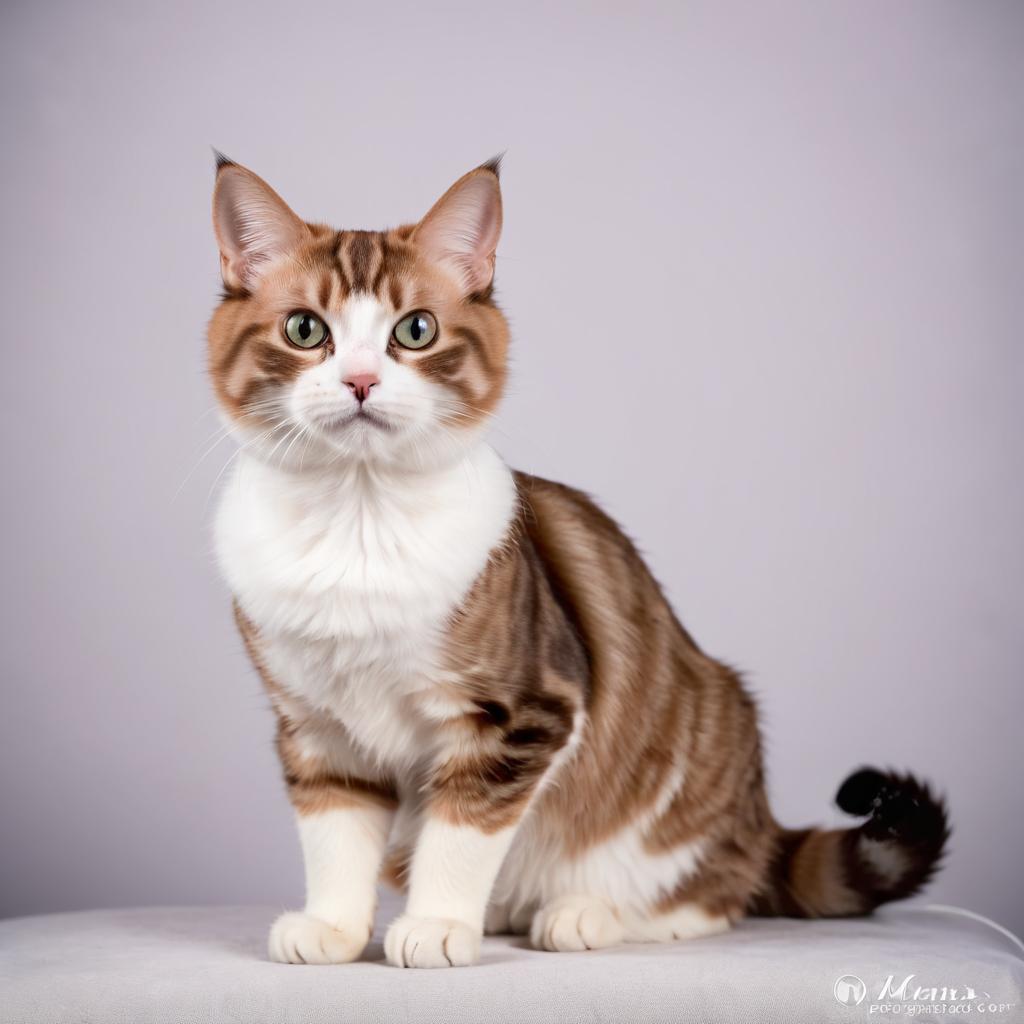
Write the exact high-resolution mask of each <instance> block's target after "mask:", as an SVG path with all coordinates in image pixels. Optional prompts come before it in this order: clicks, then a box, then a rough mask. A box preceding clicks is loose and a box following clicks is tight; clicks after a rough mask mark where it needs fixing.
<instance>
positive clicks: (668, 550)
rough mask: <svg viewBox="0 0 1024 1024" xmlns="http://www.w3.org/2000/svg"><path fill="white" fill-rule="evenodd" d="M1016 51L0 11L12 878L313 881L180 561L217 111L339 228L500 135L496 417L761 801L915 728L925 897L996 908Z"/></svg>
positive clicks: (958, 6)
mask: <svg viewBox="0 0 1024 1024" xmlns="http://www.w3.org/2000/svg"><path fill="white" fill-rule="evenodd" d="M1022 52H1024V7H1022V6H1021V5H1020V4H1015V3H1013V2H1006V3H997V2H981V3H968V2H960V3H950V2H938V0H911V2H904V3H900V4H879V3H871V2H869V3H852V2H851V3H828V4H821V3H817V2H807V3H781V4H780V3H750V4H736V3H717V2H714V3H713V2H708V3H664V4H651V3H642V2H641V3H632V4H628V5H621V4H603V3H594V4H588V5H584V4H579V5H575V4H571V5H557V4H540V3H514V4H513V3H508V4H501V5H497V4H481V3H475V4H421V3H414V2H411V0H409V2H399V3H392V4H387V5H375V4H365V3H358V4H357V3H348V2H331V3H327V2H325V3H306V4H302V3H298V4H291V3H289V4H285V3H275V4H268V3H263V2H250V3H245V4H241V3H237V2H227V3H220V4H216V5H208V4H205V3H202V2H199V0H186V2H182V3H176V4H162V5H157V4H152V3H129V2H124V3H116V2H110V0H104V2H100V3H92V4H78V3H71V2H67V3H52V2H51V3H32V4H30V3H27V2H20V3H7V4H5V5H4V7H3V12H2V14H0V81H2V90H0V104H2V125H3V127H2V131H3V140H4V144H3V147H2V155H0V160H2V165H3V198H2V203H3V211H2V212H3V237H4V246H3V256H2V259H3V268H2V275H0V288H2V299H3V309H4V311H5V321H6V327H5V332H4V373H3V375H2V383H0V387H2V389H3V399H2V404H0V417H2V427H3V436H4V444H3V462H4V470H3V480H4V484H5V486H4V501H3V530H2V537H3V548H4V552H3V558H4V562H3V565H4V572H3V598H4V611H3V618H2V630H3V635H2V638H0V657H2V659H3V663H2V666H3V667H2V672H3V675H2V680H3V709H2V712H0V800H2V820H3V827H2V843H0V914H3V915H11V914H26V913H35V912H42V911H51V910H63V909H74V908H84V907H98V906H110V905H124V904H135V903H145V904H168V903H221V902H223V903H242V902H246V903H251V902H256V903H266V904H273V905H275V906H295V905H298V904H299V903H300V901H301V890H302V872H301V861H300V854H299V848H298V843H297V839H296V837H295V835H294V830H293V826H292V820H291V813H290V810H289V807H288V804H287V802H286V800H285V795H284V789H283V785H282V783H281V781H280V776H279V770H278V767H277V764H276V760H275V757H274V754H273V751H272V747H271V738H272V733H273V721H272V716H271V713H270V711H269V710H268V704H267V700H266V699H265V697H264V696H263V694H262V692H261V688H260V684H259V682H258V681H257V679H256V676H255V674H254V673H253V672H252V671H251V670H250V668H249V666H248V665H247V663H246V660H245V657H244V655H243V653H242V649H241V643H240V641H239V639H238V638H237V636H236V634H235V631H234V628H233V625H232V621H231V615H230V607H229V597H228V594H227V593H226V591H225V589H224V587H223V586H222V584H221V583H220V582H219V581H218V579H217V576H216V573H215V569H214V566H213V561H212V558H211V544H210V540H209V521H210V518H211V515H212V512H213V509H214V507H215V502H216V489H217V486H218V483H217V482H216V481H217V477H218V474H219V473H220V471H221V468H222V466H223V465H224V464H225V462H226V461H227V460H228V458H229V457H230V455H231V453H232V450H233V449H232V446H231V444H230V443H229V442H222V443H219V444H214V446H213V449H212V450H211V451H209V453H208V454H207V455H206V457H205V458H203V457H202V456H203V453H204V451H205V450H206V449H207V447H208V445H209V442H210V441H211V440H213V438H214V437H215V435H216V431H217V428H218V421H217V416H216V414H215V413H214V412H212V411H210V410H212V408H213V399H212V396H211V392H210V389H209V387H208V385H207V382H206V379H205V375H204V338H203V336H204V329H205V322H206V320H207V318H208V316H209V314H210V312H211V310H212V309H213V306H214V303H215V301H216V296H217V293H218V289H219V285H220V281H219V275H218V264H217V253H216V249H215V246H214V241H213V236H212V232H211V228H210V215H209V206H210V190H211V187H212V183H213V161H212V156H211V153H210V149H209V147H210V146H211V145H216V146H217V147H218V148H220V149H223V150H224V151H225V152H226V153H228V154H229V155H230V156H231V157H232V158H234V159H236V160H238V161H240V162H242V163H245V164H247V165H248V166H250V167H252V168H253V169H254V170H256V171H257V172H258V173H259V174H261V175H263V176H264V177H265V178H267V179H268V180H269V181H270V182H271V183H272V184H273V185H274V186H275V188H277V189H278V190H279V191H280V192H281V193H282V195H283V196H284V197H285V198H286V199H287V200H288V201H289V202H290V203H291V204H292V205H293V206H294V207H295V209H296V210H297V211H298V212H299V213H300V214H301V215H303V216H305V217H306V218H308V219H326V220H329V221H331V222H333V223H335V224H337V225H339V226H347V227H383V226H386V225H389V224H394V223H397V222H402V221H407V220H411V219H415V218H417V217H419V216H420V215H422V214H423V213H424V212H425V211H426V210H427V209H428V207H429V206H430V204H431V203H432V202H433V200H434V199H435V198H436V197H437V196H438V195H440V193H441V192H442V191H443V190H444V189H445V188H446V187H447V186H448V185H449V184H450V183H451V182H452V181H454V180H455V178H457V177H458V176H459V175H460V174H462V173H463V172H464V171H466V170H468V169H469V168H471V167H473V166H475V165H476V164H478V163H480V162H481V161H483V160H485V159H487V158H488V157H490V156H491V155H493V154H494V153H496V152H498V151H501V150H507V157H506V161H505V169H504V174H503V186H504V195H505V234H504V238H503V241H502V244H501V247H500V249H499V260H498V276H497V282H498V290H499V299H500V302H501V303H502V305H503V306H504V308H505V309H506V311H507V312H508V314H509V317H510V319H511V323H512V327H513V334H514V348H513V372H512V383H511V387H510V391H509V394H508V397H507V400H506V402H505V405H504V409H503V412H502V414H501V416H500V418H499V420H498V422H497V423H496V426H495V430H494V440H495V442H496V445H497V447H498V448H499V449H500V451H501V452H502V453H503V454H504V455H505V456H506V458H507V459H508V460H509V461H510V462H511V463H512V464H514V465H516V466H520V467H522V468H525V469H529V470H530V471H532V472H535V473H539V474H542V475H546V476H551V477H554V478H556V479H559V480H564V481H566V482H570V483H573V484H575V485H578V486H581V487H583V488H585V489H586V490H588V491H590V492H591V493H592V494H594V495H595V496H596V497H597V498H598V499H599V500H600V501H601V502H602V504H603V505H604V506H605V508H607V509H608V510H609V511H610V512H611V513H612V514H613V515H614V516H615V517H616V518H618V519H619V520H620V521H621V522H622V523H623V524H624V525H625V526H626V528H627V530H628V531H629V532H630V533H631V535H632V536H633V537H635V538H636V539H637V541H638V543H639V544H640V546H641V548H642V549H643V551H644V552H645V553H646V555H647V556H648V558H649V560H650V563H651V565H652V567H653V569H654V571H655V573H656V574H657V575H658V577H659V578H660V579H661V580H662V581H663V582H664V583H665V585H666V586H667V588H668V591H669V594H670V596H671V598H672V600H673V602H674V604H675V607H676V608H677V610H678V612H679V613H680V615H681V617H682V618H683V621H684V622H685V623H686V625H687V626H688V628H689V629H690V630H691V631H692V632H693V633H694V635H695V636H696V638H697V639H698V640H699V642H700V643H701V644H702V646H704V647H705V649H706V650H708V651H709V652H710V653H712V654H714V655H717V656H720V657H722V658H724V659H726V660H727V661H729V662H731V663H733V664H735V665H737V666H738V667H739V668H740V669H742V670H743V671H744V673H745V674H746V677H747V679H748V680H749V682H750V685H751V686H752V687H753V689H754V690H755V691H756V693H757V694H758V696H759V699H760V703H761V708H762V712H763V728H764V734H765V739H766V752H767V765H768V771H769V779H770V791H771V796H772V799H773V805H774V809H775V812H776V814H777V816H778V817H779V819H780V820H781V821H782V822H784V823H786V824H789V825H794V826H796V825H803V824H807V823H812V822H817V821H825V822H836V823H838V822H840V821H841V820H842V818H841V816H840V815H839V814H838V812H836V811H835V810H834V809H830V801H831V798H832V796H833V794H834V792H835V789H836V786H837V784H838V783H839V781H840V780H841V779H842V778H843V777H844V775H845V773H846V772H848V771H849V770H850V769H851V768H854V767H856V766H858V765H861V764H864V763H878V764H880V765H894V766H896V767H910V768H913V769H914V770H915V771H918V772H920V773H921V774H923V775H924V776H925V777H927V778H929V779H932V780H934V781H935V782H936V783H938V784H939V786H940V787H941V788H942V789H944V790H945V791H946V792H947V794H948V797H949V801H950V804H951V807H952V814H953V821H954V822H955V826H956V832H955V835H954V838H953V842H952V849H951V853H950V856H949V859H948V863H947V866H946V868H945V870H944V871H943V873H942V874H941V876H940V877H939V879H938V881H937V882H936V884H934V885H933V886H932V888H931V889H930V891H929V892H928V894H927V897H926V898H927V899H928V900H929V901H939V902H944V903H957V904H960V905H963V906H966V907H969V908H972V909H974V910H977V911H981V912H983V913H985V914H988V915H991V916H993V917H995V918H997V919H999V920H1001V921H1002V922H1003V923H1005V924H1007V925H1008V926H1010V927H1012V928H1014V929H1015V930H1017V931H1018V932H1019V931H1022V930H1024V887H1022V886H1021V884H1020V866H1021V863H1022V862H1024V824H1022V815H1021V811H1022V806H1021V796H1020V780H1021V769H1022V765H1021V755H1020V744H1021V740H1020V736H1021V722H1022V716H1024V696H1022V682H1024V671H1022V666H1024V639H1022V626H1024V596H1022V586H1021V584H1022V580H1024V545H1022V542H1021V524H1022V523H1024V473H1022V470H1024V465H1022V462H1024V460H1022V433H1021V431H1022V426H1024V422H1022V421H1024V413H1022V385H1024V356H1022V346H1021V327H1020V324H1021V295H1022V293H1024V292H1022V284H1024V282H1022V280H1021V266H1022V264H1021V242H1020V240H1021V237H1022V233H1024V216H1022V213H1024V202H1022V189H1021V182H1022V178H1024V166H1022V153H1024V130H1022V124H1024V120H1022V118H1021V98H1022V95H1024V62H1022V61H1021V54H1022ZM221 480H223V477H222V478H221Z"/></svg>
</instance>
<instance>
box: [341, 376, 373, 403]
mask: <svg viewBox="0 0 1024 1024" xmlns="http://www.w3.org/2000/svg"><path fill="white" fill-rule="evenodd" d="M379 383H380V377H378V376H377V375H376V374H375V373H353V374H350V375H349V376H348V377H346V378H345V379H344V380H343V381H342V384H344V385H345V387H347V388H348V389H349V391H351V392H352V394H353V395H355V396H356V398H358V399H359V401H360V402H365V401H366V399H367V398H369V396H370V388H372V387H373V386H374V385H375V384H379Z"/></svg>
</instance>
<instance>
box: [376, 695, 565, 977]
mask: <svg viewBox="0 0 1024 1024" xmlns="http://www.w3.org/2000/svg"><path fill="white" fill-rule="evenodd" d="M484 703H485V704H486V705H489V706H488V709H487V711H486V712H485V717H488V718H490V719H493V720H490V721H486V722H485V723H484V724H483V725H481V716H480V715H474V716H467V719H466V721H464V722H462V723H456V725H455V727H454V729H453V732H454V735H453V742H452V743H451V745H450V747H449V752H448V753H447V755H446V756H443V757H442V758H441V759H440V761H439V764H438V766H437V767H436V769H435V771H434V773H433V777H432V779H431V783H430V788H429V793H428V799H427V801H426V806H425V809H424V823H423V826H422V828H421V830H420V833H419V837H418V839H417V842H416V845H415V848H414V850H413V855H412V862H411V866H410V870H409V899H408V903H407V904H406V909H405V913H404V914H403V915H402V916H401V917H399V918H398V919H397V920H396V921H394V922H393V923H392V925H391V927H390V928H389V929H388V932H387V936H386V938H385V940H384V952H385V954H386V956H387V959H388V961H389V962H390V963H392V964H394V965H395V966H397V967H462V966H466V965H469V964H473V963H476V962H477V960H478V959H479V958H480V941H481V938H482V935H483V928H484V916H485V913H486V910H487V903H488V899H489V898H490V894H491V889H492V887H493V885H494V881H495V878H496V877H497V874H498V870H499V869H500V867H501V864H502V861H503V860H504V858H505V855H506V853H507V852H508V850H509V847H510V846H511V844H512V840H513V838H514V836H515V833H516V830H517V828H518V826H519V823H520V821H521V820H522V817H523V814H524V813H525V811H526V809H527V807H528V805H529V803H530V800H531V799H532V798H533V796H534V795H535V794H536V792H537V791H538V788H539V787H540V785H541V784H542V783H543V781H544V779H545V777H546V776H547V775H548V773H549V772H550V771H553V770H555V767H556V765H557V763H558V755H559V752H560V751H562V750H563V749H564V748H565V747H566V745H567V744H568V742H569V739H570V736H571V734H572V729H573V714H572V710H571V708H570V707H569V706H568V704H567V703H563V702H561V701H559V700H557V699H556V698H551V699H549V700H547V702H543V701H538V702H536V703H534V704H532V705H531V706H530V710H529V711H528V712H527V720H526V722H525V723H524V722H523V721H521V720H520V719H519V717H518V716H517V715H515V714H514V713H510V712H509V711H508V710H507V709H504V708H499V707H498V706H497V705H496V704H494V703H493V702H484ZM538 708H539V709H540V710H539V711H538ZM538 714H539V715H540V717H541V718H543V723H542V724H537V722H535V721H533V720H534V719H536V718H537V716H538Z"/></svg>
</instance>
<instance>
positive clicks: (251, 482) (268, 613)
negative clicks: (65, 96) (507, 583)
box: [216, 445, 516, 762]
mask: <svg viewBox="0 0 1024 1024" xmlns="http://www.w3.org/2000/svg"><path fill="white" fill-rule="evenodd" d="M515 502H516V495H515V486H514V482H513V480H512V476H511V473H510V472H509V470H508V469H507V467H506V466H505V465H504V463H502V461H501V460H500V459H499V458H498V456H497V455H496V454H495V453H494V452H493V450H491V449H490V448H489V447H487V446H485V445H480V446H478V447H477V448H475V449H474V450H473V451H472V452H470V453H469V454H468V455H467V456H466V458H465V459H464V461H463V462H461V463H459V464H458V465H456V466H453V467H450V468H448V469H446V470H444V471H440V472H436V473H433V474H428V475H424V474H420V475H416V476H412V475H409V476H387V477H382V476H378V475H375V474H374V473H372V472H371V471H368V470H366V469H365V468H363V467H352V468H350V469H347V470H345V471H343V472H341V473H338V474H337V475H332V476H326V475H323V474H320V475H312V474H310V475H306V476H303V475H299V474H292V473H286V472H282V471H279V470H276V469H273V468H271V467H268V466H266V465H264V464H263V463H260V462H258V461H256V460H254V459H251V458H247V457H245V456H242V457H241V459H240V461H239V463H238V466H237V469H236V470H235V473H234V475H233V478H232V479H231V480H230V481H229V482H228V484H227V485H226V487H225V490H224V494H223V497H222V499H221V505H220V511H219V514H218V517H217V523H216V547H217V555H218V559H219V562H220V566H221V569H222V571H223V573H224V575H225V578H226V579H227V582H228V584H229V586H230V587H231V590H232V592H233V593H234V595H235V597H236V599H237V600H238V601H239V603H240V605H241V607H242V609H243V611H244V612H245V614H246V615H247V616H248V617H249V618H250V619H251V620H252V621H253V622H254V623H255V624H256V625H257V626H258V627H259V630H260V637H261V645H262V649H263V652H264V655H265V657H266V660H267V667H268V669H269V671H270V672H271V674H272V676H273V677H274V679H275V682H277V683H278V684H279V685H281V686H283V687H285V688H286V689H287V690H289V691H290V692H292V693H293V694H295V695H296V696H298V697H301V698H302V699H303V700H305V701H307V702H308V703H310V704H312V705H313V706H315V707H317V708H319V709H321V710H323V711H326V712H328V713H330V714H331V715H332V716H334V717H335V718H337V719H338V720H339V721H341V722H342V723H343V724H344V725H345V726H346V727H347V729H348V731H349V732H350V733H351V734H352V735H353V737H355V738H356V739H357V740H358V741H359V744H360V745H361V746H363V747H364V749H366V750H367V751H368V752H372V753H373V754H374V755H375V756H376V757H377V758H379V759H380V760H381V761H382V762H395V761H402V762H408V761H409V760H410V759H411V757H412V751H410V750H409V749H408V747H409V745H410V744H411V743H414V742H415V725H416V723H412V722H409V721H407V717H408V715H407V711H403V709H402V708H400V705H401V704H402V702H403V701H406V699H407V697H408V696H409V695H410V694H411V693H413V692H415V691H417V690H421V689H423V688H425V687H429V686H430V685H431V683H432V682H434V681H435V680H436V679H437V678H438V672H439V666H438V663H437V657H436V655H437V651H438V643H439V640H440V638H441V634H442V631H443V629H444V626H445V623H446V621H447V619H448V616H449V615H450V614H451V613H452V612H453V611H454V610H455V609H456V608H457V607H458V606H459V604H460V603H461V602H462V600H463V599H464V598H465V596H466V594H467V592H468V590H469V588H470V587H471V585H472V583H473V581H474V580H475V579H476V577H477V576H478V575H479V573H480V572H481V571H482V570H483V568H484V566H485V565H486V564H487V559H488V556H489V554H490V552H491V551H492V549H493V548H494V547H495V546H496V545H497V544H499V543H500V542H501V541H502V539H503V538H504V537H505V535H506V533H507V531H508V526H509V522H510V520H511V518H512V515H513V513H514V509H515Z"/></svg>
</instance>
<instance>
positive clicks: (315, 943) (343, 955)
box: [267, 912, 370, 964]
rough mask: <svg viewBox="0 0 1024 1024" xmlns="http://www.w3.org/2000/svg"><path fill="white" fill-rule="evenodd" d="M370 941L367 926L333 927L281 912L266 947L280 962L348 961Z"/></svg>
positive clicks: (340, 962) (321, 962) (324, 922)
mask: <svg viewBox="0 0 1024 1024" xmlns="http://www.w3.org/2000/svg"><path fill="white" fill-rule="evenodd" d="M369 941H370V929H369V927H353V928H348V927H346V928H334V927H333V926H331V925H329V924H328V923H327V922H326V921H321V920H320V919H319V918H317V917H310V915H309V914H303V913H299V912H295V913H288V914H282V915H281V916H280V917H279V918H278V919H277V920H276V921H275V922H274V924H273V926H272V927H271V929H270V938H269V940H268V942H267V950H268V952H269V953H270V959H271V960H276V961H277V962H278V963H280V964H347V963H349V962H351V961H352V960H355V959H356V958H357V957H358V956H359V954H360V953H362V951H363V950H364V949H365V948H366V944H367V942H369Z"/></svg>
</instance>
